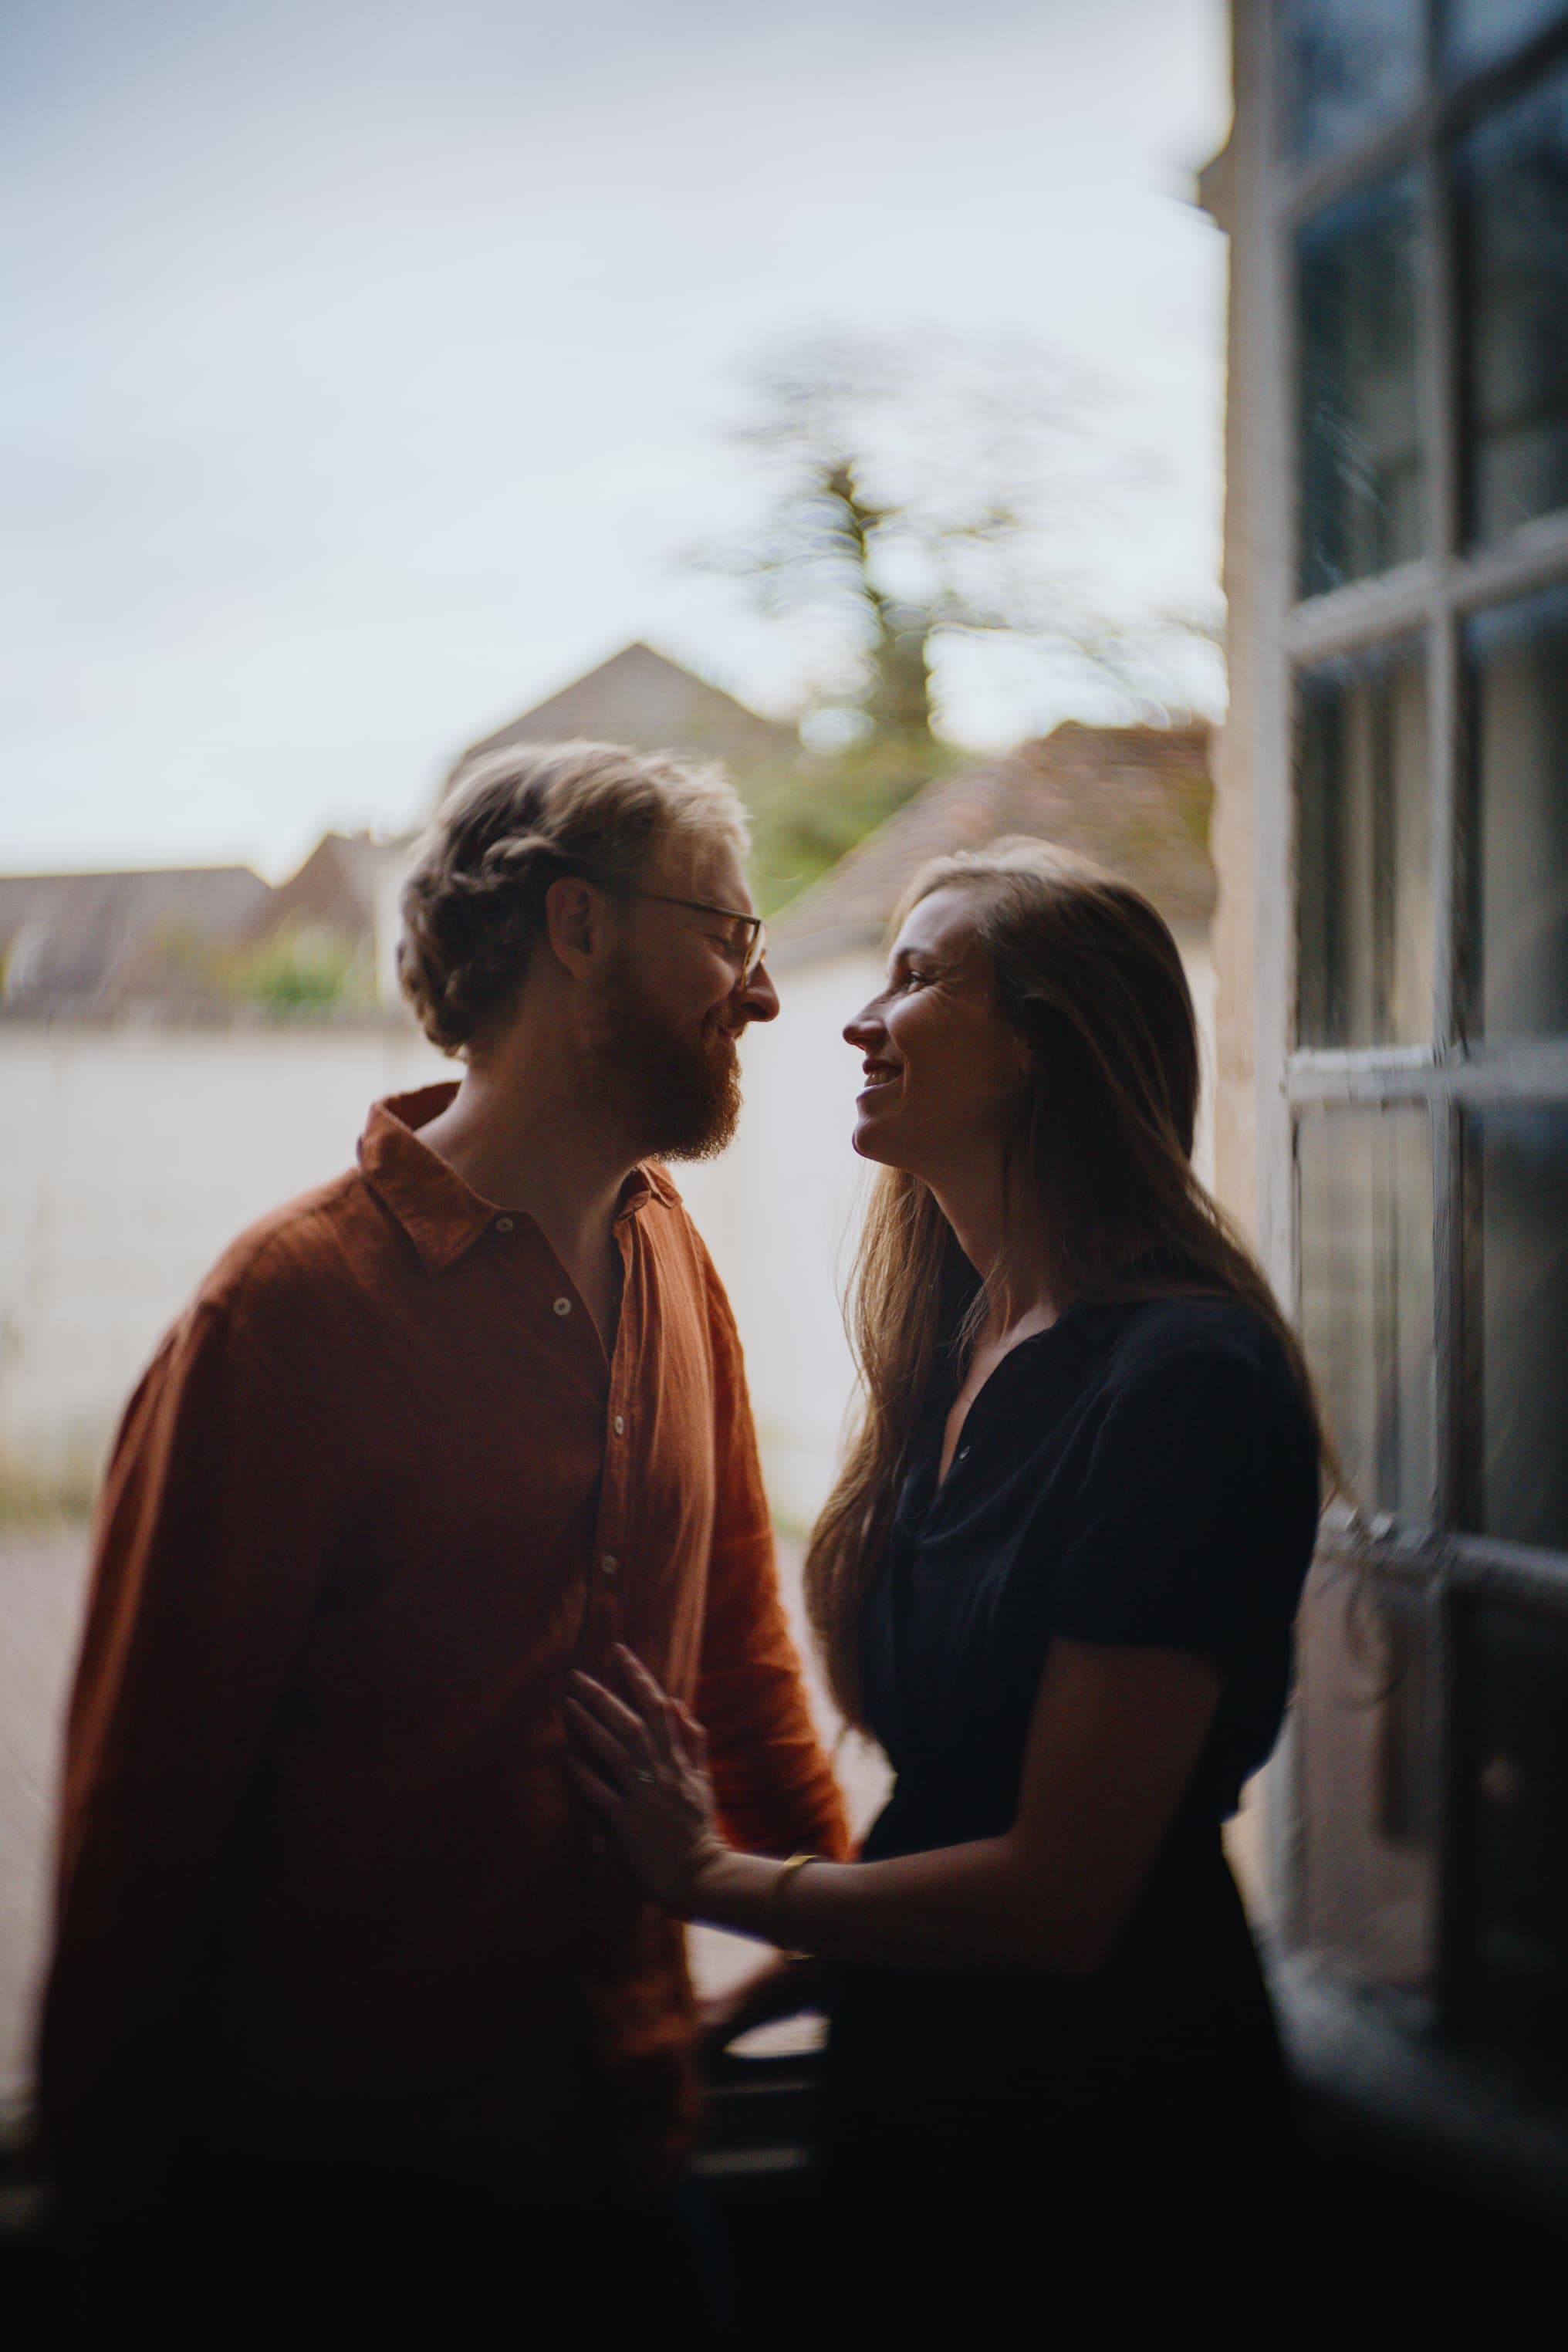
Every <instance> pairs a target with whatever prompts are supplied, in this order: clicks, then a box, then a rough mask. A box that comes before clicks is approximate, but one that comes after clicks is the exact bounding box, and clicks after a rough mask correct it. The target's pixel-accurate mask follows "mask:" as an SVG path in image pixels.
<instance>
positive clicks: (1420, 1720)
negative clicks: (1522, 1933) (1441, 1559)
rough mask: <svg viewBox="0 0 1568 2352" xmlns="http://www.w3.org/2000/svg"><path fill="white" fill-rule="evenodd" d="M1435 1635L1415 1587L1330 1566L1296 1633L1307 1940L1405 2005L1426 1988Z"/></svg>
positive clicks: (1432, 1880)
mask: <svg viewBox="0 0 1568 2352" xmlns="http://www.w3.org/2000/svg"><path fill="white" fill-rule="evenodd" d="M1435 1630H1436V1622H1435V1611H1434V1608H1433V1603H1432V1597H1431V1595H1430V1594H1429V1593H1428V1592H1427V1591H1426V1590H1425V1589H1424V1588H1422V1587H1421V1586H1398V1585H1391V1584H1382V1583H1373V1581H1372V1580H1370V1579H1369V1578H1367V1577H1365V1576H1363V1575H1359V1574H1356V1573H1353V1572H1352V1570H1349V1569H1348V1568H1347V1567H1345V1566H1344V1565H1343V1564H1342V1563H1340V1562H1338V1561H1329V1560H1321V1561H1320V1562H1319V1563H1318V1565H1317V1566H1316V1567H1315V1568H1314V1570H1313V1571H1312V1574H1311V1576H1310V1578H1309V1580H1308V1583H1307V1591H1306V1596H1305V1601H1304V1603H1303V1606H1302V1610H1301V1614H1300V1620H1299V1622H1298V1629H1297V1633H1298V1646H1297V1657H1298V1669H1297V1685H1296V1736H1297V1741H1298V1749H1297V1757H1298V1780H1297V1785H1298V1787H1299V1789H1300V1831H1301V1891H1302V1895H1303V1904H1302V1910H1303V1918H1302V1923H1301V1924H1302V1928H1303V1940H1304V1941H1305V1942H1307V1943H1308V1944H1310V1945H1312V1946H1314V1947H1316V1948H1318V1949H1320V1950H1324V1951H1331V1952H1338V1953H1341V1954H1342V1955H1343V1957H1344V1958H1346V1959H1348V1960H1349V1961H1350V1962H1351V1963H1352V1966H1353V1967H1354V1968H1355V1969H1356V1971H1357V1973H1358V1974H1359V1975H1362V1976H1365V1977H1370V1978H1371V1979H1373V1981H1374V1982H1375V1983H1378V1984H1388V1985H1398V1986H1400V1987H1401V1988H1402V1989H1403V1990H1406V1991H1417V1990H1420V1989H1421V1988H1422V1987H1423V1986H1425V1985H1426V1984H1427V1983H1428V1982H1429V1981H1430V1979H1431V1974H1432V1959H1433V1941H1434V1938H1433V1926H1434V1921H1435V1916H1436V1868H1435V1835H1434V1832H1435V1829H1436V1820H1435V1815H1436V1806H1435V1804H1434V1798H1435V1797H1436V1789H1435V1787H1434V1785H1433V1778H1434V1776H1433V1772H1432V1762H1431V1738H1432V1730H1433V1700H1434V1695H1435V1690H1436V1642H1435V1639H1434V1634H1435Z"/></svg>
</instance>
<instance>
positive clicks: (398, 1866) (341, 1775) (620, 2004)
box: [42, 1087, 845, 2197]
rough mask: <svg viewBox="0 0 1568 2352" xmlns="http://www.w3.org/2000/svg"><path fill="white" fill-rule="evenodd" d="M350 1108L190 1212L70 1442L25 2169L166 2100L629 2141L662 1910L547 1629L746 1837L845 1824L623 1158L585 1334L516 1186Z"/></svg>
mask: <svg viewBox="0 0 1568 2352" xmlns="http://www.w3.org/2000/svg"><path fill="white" fill-rule="evenodd" d="M450 1095H451V1089H450V1088H449V1087H434V1088H430V1089H427V1090H426V1091H425V1092H424V1093H422V1094H418V1095H414V1096H409V1097H404V1098H402V1099H400V1100H395V1101H393V1102H389V1103H385V1104H382V1105H378V1106H377V1107H376V1108H375V1109H374V1111H373V1113H372V1115H371V1118H370V1123H369V1125H368V1127H367V1129H366V1130H365V1134H364V1137H363V1141H362V1144H361V1147H360V1166H359V1168H358V1169H357V1170H356V1171H353V1172H351V1173H350V1174H348V1175H345V1176H344V1177H342V1179H340V1180H339V1181H337V1182H335V1183H331V1184H329V1185H327V1186H326V1187H325V1188H324V1189H323V1190H321V1191H320V1192H315V1193H312V1194H310V1195H309V1196H307V1197H306V1198H305V1199H304V1200H302V1201H299V1202H294V1203H293V1204H291V1205H290V1206H289V1207H288V1208H285V1209H282V1210H279V1212H278V1213H276V1214H275V1215H273V1216H271V1217H269V1218H268V1219H266V1220H265V1221H264V1222H263V1223H261V1224H259V1225H258V1226H256V1227H255V1228H254V1229H253V1230H252V1231H251V1232H250V1233H248V1234H246V1235H245V1236H244V1238H243V1239H242V1240H241V1241H239V1242H238V1243H237V1244H236V1245H235V1246H234V1247H233V1248H232V1249H231V1250H230V1251H229V1252H228V1254H227V1255H226V1257H225V1258H224V1259H223V1260H222V1262H221V1263H220V1264H219V1265H218V1266H217V1267H216V1270H215V1272H214V1273H213V1274H212V1276H210V1277H209V1279H208V1280H207V1281H206V1283H205V1285H204V1286H203V1287H202V1289H201V1291H200V1292H199V1294H198V1295H197V1297H196V1298H195V1302H194V1304H193V1305H192V1306H191V1307H190V1308H189V1310H188V1311H187V1313H186V1314H185V1315H184V1317H183V1318H182V1319H181V1321H180V1322H179V1323H178V1325H177V1326H176V1327H175V1328H174V1330H173V1331H172V1332H171V1334H170V1335H169V1337H168V1339H166V1340H165V1341H164V1343H163V1347H162V1348H161V1349H160V1350H159V1352H158V1355H157V1357H156V1359H155V1360H154V1362H153V1366H152V1368H151V1370H149V1371H148V1373H147V1375H146V1377H145V1379H144V1380H143V1381H142V1385H141V1387H140V1388H139V1390H138V1391H137V1392H136V1394H135V1396H134V1398H133V1399H132V1402H131V1405H130V1407H129V1409H128V1412H127V1414H126V1417H125V1421H124V1423H123V1425H122V1427H121V1433H120V1436H119V1439H118V1442H117V1444H116V1447H115V1451H114V1454H113V1458H112V1462H111V1465H110V1474H109V1478H108V1483H107V1488H106V1492H105V1496H104V1501H103V1506H102V1515H101V1521H100V1531H99V1540H98V1559H97V1571H96V1577H95V1580H94V1585H93V1590H92V1597H91V1601H90V1604H89V1616H88V1624H87V1632H86V1637H85V1642H84V1646H83V1651H82V1657H81V1664H80V1667H79V1677H78V1682H77V1686H76V1691H75V1695H74V1698H73V1702H72V1706H71V1713H70V1723H69V1733H68V1769H67V1779H66V1790H65V1810H64V1824H63V1833H62V1853H61V1864H60V1885H59V1917H58V1948H57V1954H56V1959H55V1966H54V1970H53V1974H52V1978H51V1981H50V1986H49V1991H48V1997H47V2007H46V2019H45V2033H44V2046H43V2063H42V2090H43V2096H44V2112H45V2121H46V2129H47V2134H48V2137H49V2138H50V2141H51V2143H52V2145H53V2148H54V2152H55V2158H56V2162H57V2165H58V2167H59V2168H60V2171H61V2175H62V2178H63V2179H66V2180H67V2181H68V2179H69V2177H70V2173H71V2170H72V2168H73V2166H75V2165H81V2166H82V2167H84V2168H86V2169H87V2170H88V2171H95V2170H97V2169H98V2168H99V2167H100V2166H101V2164H102V2163H103V2162H104V2161H105V2160H106V2159H107V2160H108V2161H109V2162H110V2164H111V2165H113V2164H115V2163H116V2159H117V2152H118V2157H119V2158H121V2159H124V2158H129V2160H130V2161H132V2163H133V2164H134V2163H137V2162H140V2161H141V2160H142V2159H141V2156H140V2154H139V2153H138V2152H145V2153H147V2154H149V2155H151V2154H152V2153H153V2152H154V2151H156V2150H157V2149H158V2148H159V2147H161V2146H163V2145H166V2144H168V2142H169V2141H171V2140H172V2139H173V2138H174V2137H177V2136H179V2135H180V2134H182V2133H184V2134H189V2133H195V2135H197V2136H198V2137H216V2138H218V2139H221V2140H224V2141H230V2142H232V2141H236V2140H237V2141H239V2142H241V2143H243V2144H247V2145H260V2146H272V2147H278V2148H279V2149H283V2150H293V2151H301V2152H307V2153H322V2154H329V2153H330V2154H340V2155H344V2156H349V2157H354V2156H361V2155H363V2156H370V2157H374V2158H377V2159H379V2160H392V2161H395V2162H406V2163H410V2164H416V2165H418V2166H421V2167H429V2168H444V2169H447V2170H451V2171H456V2172H458V2173H462V2174H467V2175H470V2176H472V2177H473V2178H475V2179H490V2180H497V2181H500V2182H505V2183H510V2184H515V2185H516V2186H517V2187H519V2188H521V2189H524V2190H527V2191H530V2192H537V2193H541V2194H545V2195H562V2196H567V2197H572V2196H581V2195H593V2194H595V2193H598V2192H602V2191H605V2190H607V2189H617V2188H622V2187H634V2188H635V2187H637V2185H639V2184H643V2183H648V2182H653V2181H657V2180H658V2179H660V2178H662V2177H664V2176H665V2175H666V2174H667V2173H668V2170H669V2169H670V2168H671V2167H672V2166H673V2165H675V2164H676V2163H677V2162H678V2161H679V2156H680V2154H681V2152H682V2148H683V2146H684V2142H685V2137H686V2134H687V2131H688V2127H689V2116H690V2109H691V2104H692V2102H691V2084H690V2044H691V2002H690V1992H689V1984H688V1980H687V1976H686V1970H685V1965H684V1958H683V1951H682V1939H681V1933H680V1930H679V1927H676V1926H675V1925H673V1924H672V1923H671V1922H670V1921H669V1920H668V1919H667V1918H666V1917H665V1916H663V1915H662V1914H661V1913H659V1912H658V1910H656V1909H654V1908H653V1907H652V1906H649V1905H647V1904H646V1903H645V1902H643V1901H642V1900H641V1899H640V1898H639V1897H638V1895H637V1891H636V1890H635V1888H634V1887H633V1886H632V1885H631V1883H630V1881H629V1880H628V1878H627V1877H626V1874H625V1872H624V1870H623V1868H622V1866H621V1864H619V1862H618V1861H617V1860H616V1858H615V1857H614V1855H613V1854H611V1853H609V1852H608V1851H607V1850H605V1847H604V1843H603V1841H602V1840H601V1839H599V1838H598V1837H597V1835H596V1832H595V1825H594V1823H593V1822H592V1820H591V1819H590V1818H588V1817H587V1816H586V1814H585V1812H584V1808H583V1806H582V1804H581V1802H580V1801H579V1800H578V1799H577V1798H576V1797H575V1795H574V1790H573V1788H572V1784H571V1782H570V1780H569V1777H568V1774H567V1770H566V1767H565V1763H564V1760H563V1715H562V1708H563V1698H564V1696H565V1686H566V1677H567V1675H568V1673H569V1671H570V1669H571V1668H572V1667H573V1666H574V1665H583V1666H586V1667H588V1668H590V1669H596V1670H603V1668H604V1667H605V1664H606V1662H607V1659H608V1655H609V1652H610V1648H611V1645H612V1644H613V1643H616V1642H617V1641H624V1642H626V1643H629V1644H630V1645H631V1646H632V1647H633V1648H634V1649H635V1650H636V1651H637V1652H638V1654H640V1655H641V1656H642V1657H643V1658H645V1659H646V1660H647V1663H648V1664H649V1665H650V1666H651V1667H652V1669H653V1671H654V1673H655V1674H656V1675H658V1677H659V1679H660V1680H661V1681H662V1682H663V1683H664V1684H665V1685H667V1686H668V1688H669V1689H670V1690H672V1691H674V1692H675V1693H677V1694H678V1695H679V1696H681V1697H682V1698H684V1699H685V1700H686V1701H687V1702H688V1703H689V1705H690V1706H692V1707H693V1708H694V1710H695V1712H696V1713H697V1715H698V1716H699V1717H700V1719H701V1720H702V1722H703V1724H704V1725H705V1727H706V1728H707V1731H708V1734H709V1738H710V1742H711V1748H712V1759H713V1770H714V1775H715V1779H716V1782H717V1786H718V1790H719V1798H720V1803H721V1811H722V1816H723V1820H724V1822H725V1824H726V1826H727V1828H728V1831H729V1832H730V1834H731V1837H732V1838H733V1839H734V1840H735V1841H736V1842H737V1843H740V1844H742V1845H744V1846H748V1847H751V1848H753V1849H755V1850H759V1851H763V1852H787V1851H790V1850H793V1849H795V1848H805V1847H809V1848H813V1849H816V1850H817V1851H821V1852H828V1853H839V1852H841V1851H843V1850H844V1846H845V1827H844V1821H843V1815H842V1812H841V1810H840V1806H839V1801H838V1797H837V1790H836V1789H835V1787H834V1783H833V1780H832V1777H831V1775H830V1772H829V1770H828V1768H827V1765H826V1760H825V1759H824V1757H823V1755H822V1753H821V1750H820V1748H819V1747H818V1744H817V1742H816V1738H815V1736H814V1734H813V1731H812V1727H811V1723H810V1720H809V1717H808V1715H807V1710H806V1703H805V1696H804V1693H803V1690H802V1685H801V1679H800V1672H799V1666H798V1662H797V1659H796V1656H795V1650H794V1648H793V1645H792V1643H791V1640H790V1636H789V1633H788V1631H787V1628H786V1625H785V1621H784V1614H783V1612H782V1609H781V1606H780V1602H779V1598H778V1593H777V1589H776V1584H775V1580H774V1570H773V1546H772V1541H771V1537H770V1532H769V1521H768V1512H767V1507H766V1504H765V1501H764V1498H763V1488H762V1483H761V1478H760V1475H759V1472H758V1465H757V1456H756V1448H755V1444H754V1440H753V1436H752V1424H751V1417H750V1412H749V1408H748V1405H747V1401H746V1391H745V1383H744V1378H743V1374H742V1363H741V1351H740V1347H739V1344H738V1341H737V1339H736V1335H735V1329H734V1326H733V1323H732V1322H731V1317H730V1311H729V1308H728V1306H727V1304H726V1302H725V1298H724V1295H723V1292H722V1291H721V1287H720V1286H719V1282H718V1279H717V1277H716V1276H715V1275H714V1272H713V1269H712V1266H711V1265H710V1262H709V1259H708V1255H707V1253H706V1252H705V1250H704V1248H703V1246H702V1244H701V1242H700V1239H699V1237H698V1235H697V1233H696V1231H695V1229H694V1227H693V1226H692V1223H691V1222H690V1219H689V1217H688V1216H687V1214H686V1212H685V1210H684V1209H683V1208H682V1206H681V1204H680V1201H679V1195H678V1194H677V1192H675V1190H674V1188H673V1187H672V1185H671V1184H670V1183H669V1181H668V1178H667V1177H666V1176H665V1175H664V1174H663V1172H662V1171H660V1170H658V1169H657V1168H648V1169H646V1170H641V1171H638V1172H637V1174H635V1175H634V1176H633V1177H632V1178H631V1179H630V1180H629V1181H628V1183H627V1185H626V1191H625V1193H624V1196H623V1199H622V1203H621V1207H620V1211H619V1214H618V1218H617V1222H616V1229H615V1230H616V1240H617V1241H618V1244H619V1246H620V1252H621V1258H622V1264H623V1268H624V1288H623V1295H622V1304H621V1312H620V1321H619V1326H618V1328H617V1332H616V1343H615V1351H614V1355H613V1358H612V1359H611V1360H608V1361H606V1360H605V1351H604V1348H603V1346H602V1344H601V1342H600V1339H599V1336H598V1333H597V1331H596V1329H595V1325H594V1322H593V1318H592V1317H591V1316H590V1315H589V1313H588V1311H587V1309H586V1307H584V1303H583V1301H582V1299H581V1298H580V1297H578V1295H577V1293H576V1291H575V1290H574V1287H573V1285H572V1283H571V1282H570V1280H569V1279H568V1277H567V1276H566V1275H565V1273H564V1272H563V1268H562V1266H561V1264H560V1262H559V1260H558V1259H557V1258H556V1257H555V1255H554V1254H553V1252H552V1250H551V1248H550V1246H549V1244H547V1243H546V1241H545V1240H544V1238H543V1236H542V1234H541V1232H540V1230H539V1228H538V1227H537V1226H536V1225H535V1224H534V1223H532V1221H531V1219H530V1218H528V1217H526V1216H524V1215H521V1214H514V1215H508V1214H506V1213H504V1212H498V1211H497V1210H496V1209H495V1208H494V1207H492V1206H491V1205H489V1203H487V1202H484V1201H481V1200H479V1199H478V1198H477V1197H476V1196H475V1195H474V1194H473V1193H472V1192H469V1191H468V1188H467V1187H466V1186H465V1185H464V1184H463V1183H462V1182H461V1181H460V1180H459V1179H458V1176H457V1175H456V1174H455V1173H454V1172H453V1171H451V1170H450V1169H449V1168H447V1166H446V1164H445V1163H444V1162H443V1161H442V1160H439V1159H438V1158H437V1156H436V1155H435V1154H434V1153H433V1152H431V1151H430V1150H427V1149H426V1146H425V1145H424V1144H422V1143H421V1142H420V1141H419V1139H418V1136H417V1133H416V1129H417V1128H418V1126H419V1124H420V1123H421V1122H422V1121H423V1120H425V1119H427V1118H431V1117H432V1116H433V1115H434V1114H435V1112H436V1111H437V1109H439V1108H442V1107H443V1106H444V1105H445V1103H446V1102H447V1100H449V1099H450Z"/></svg>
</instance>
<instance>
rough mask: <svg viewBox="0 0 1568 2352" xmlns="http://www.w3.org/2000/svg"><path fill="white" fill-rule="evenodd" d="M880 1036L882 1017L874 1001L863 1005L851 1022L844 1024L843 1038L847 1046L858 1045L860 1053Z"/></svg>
mask: <svg viewBox="0 0 1568 2352" xmlns="http://www.w3.org/2000/svg"><path fill="white" fill-rule="evenodd" d="M881 1034H882V1016H881V1014H880V1013H879V1012H878V1010H877V1003H876V999H875V998H873V999H872V1001H871V1003H869V1004H863V1005H862V1006H861V1008H860V1010H859V1012H858V1013H857V1014H856V1015H855V1018H854V1020H853V1021H847V1022H846V1023H845V1024H844V1030H843V1036H844V1042H845V1044H846V1045H858V1046H859V1047H860V1049H861V1051H862V1052H864V1051H865V1050H866V1049H867V1048H868V1046H870V1045H874V1044H875V1042H876V1040H877V1039H878V1038H879V1036H881Z"/></svg>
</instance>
